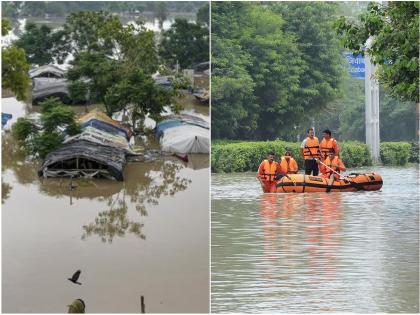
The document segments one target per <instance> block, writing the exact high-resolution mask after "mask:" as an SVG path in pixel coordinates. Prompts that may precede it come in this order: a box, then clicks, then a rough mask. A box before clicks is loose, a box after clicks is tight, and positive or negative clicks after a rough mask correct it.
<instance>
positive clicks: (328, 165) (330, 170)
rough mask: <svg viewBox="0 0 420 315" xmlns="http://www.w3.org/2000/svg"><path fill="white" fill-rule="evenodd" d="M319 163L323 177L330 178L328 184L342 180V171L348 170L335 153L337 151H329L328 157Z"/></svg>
mask: <svg viewBox="0 0 420 315" xmlns="http://www.w3.org/2000/svg"><path fill="white" fill-rule="evenodd" d="M319 164H320V169H321V173H322V177H325V178H329V180H328V185H331V184H332V183H333V181H334V180H340V173H341V172H345V171H346V167H345V166H344V163H343V162H342V161H341V160H340V158H339V157H338V156H337V155H336V154H335V151H329V152H328V156H327V158H326V159H325V160H324V161H323V162H322V163H319ZM324 164H325V165H324ZM337 173H338V174H337Z"/></svg>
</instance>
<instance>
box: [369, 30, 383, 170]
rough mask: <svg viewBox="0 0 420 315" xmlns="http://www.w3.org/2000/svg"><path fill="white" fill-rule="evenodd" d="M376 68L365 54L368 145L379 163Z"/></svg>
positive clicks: (370, 39)
mask: <svg viewBox="0 0 420 315" xmlns="http://www.w3.org/2000/svg"><path fill="white" fill-rule="evenodd" d="M372 40H373V38H372V37H369V39H368V40H367V41H366V48H369V47H370V45H371V44H372ZM375 74H376V66H375V65H374V64H373V63H372V62H371V59H370V56H369V55H368V54H367V53H365V124H366V145H367V146H368V148H369V150H370V152H371V154H372V158H373V161H374V162H375V163H378V162H379V161H380V156H379V143H380V137H379V82H378V80H377V79H376V77H375Z"/></svg>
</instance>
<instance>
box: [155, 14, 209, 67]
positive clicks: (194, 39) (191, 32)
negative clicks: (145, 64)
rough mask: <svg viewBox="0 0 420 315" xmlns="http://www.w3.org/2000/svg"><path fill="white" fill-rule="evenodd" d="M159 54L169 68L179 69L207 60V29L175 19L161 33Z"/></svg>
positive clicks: (184, 20) (203, 26)
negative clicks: (178, 67) (179, 67)
mask: <svg viewBox="0 0 420 315" xmlns="http://www.w3.org/2000/svg"><path fill="white" fill-rule="evenodd" d="M161 36H162V39H161V43H160V47H159V54H160V56H161V57H162V59H163V60H164V61H165V62H166V63H167V64H168V65H170V66H174V65H175V64H177V63H179V65H180V66H181V68H187V67H191V66H193V65H194V64H197V63H200V62H204V61H208V60H209V29H208V28H207V27H206V26H205V25H202V24H196V23H193V22H189V21H187V20H186V19H176V20H175V22H174V23H173V24H172V25H171V28H170V29H168V30H166V31H164V32H162V34H161Z"/></svg>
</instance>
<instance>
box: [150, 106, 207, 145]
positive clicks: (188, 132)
mask: <svg viewBox="0 0 420 315" xmlns="http://www.w3.org/2000/svg"><path fill="white" fill-rule="evenodd" d="M165 118H166V119H165V120H163V121H161V122H160V123H158V124H157V125H156V128H155V133H156V136H157V137H158V138H160V145H161V148H162V151H164V152H173V153H209V151H210V149H209V147H210V132H209V123H208V122H207V121H205V120H204V119H203V118H201V117H198V116H194V115H189V114H182V115H169V116H166V117H165Z"/></svg>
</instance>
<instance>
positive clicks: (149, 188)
mask: <svg viewBox="0 0 420 315" xmlns="http://www.w3.org/2000/svg"><path fill="white" fill-rule="evenodd" d="M2 158H3V163H2V170H3V172H4V171H5V170H10V171H12V172H13V173H14V176H15V178H16V180H17V182H18V183H19V184H22V185H25V184H32V183H38V189H39V192H40V193H42V194H45V195H48V196H51V197H55V198H63V197H68V198H69V202H70V205H77V203H78V200H83V199H90V200H93V199H99V200H102V201H104V203H105V204H107V209H106V210H103V211H100V212H99V213H98V214H97V215H96V217H95V219H94V220H93V222H91V223H88V224H84V225H83V226H82V229H83V234H82V239H83V240H85V239H87V238H89V237H91V236H93V235H97V236H98V237H99V238H100V239H101V240H102V241H103V242H108V243H112V241H113V239H114V238H115V237H124V236H125V235H126V234H127V233H129V234H132V235H135V236H137V237H138V238H140V239H145V238H146V236H145V234H144V233H143V231H142V227H143V223H142V222H141V217H143V216H147V215H148V212H147V206H148V205H157V204H158V203H159V199H160V198H161V197H163V196H174V195H175V194H176V193H177V192H180V191H184V190H186V189H187V187H188V185H189V184H190V183H191V179H189V178H186V177H182V176H181V175H180V171H181V170H182V169H183V168H185V167H188V166H191V167H192V168H194V166H195V167H196V168H201V167H202V166H206V165H208V156H203V155H191V159H190V160H191V161H190V162H189V163H190V164H191V163H192V162H195V163H194V164H191V165H189V164H183V163H182V162H181V161H178V160H176V159H172V160H167V159H166V160H164V159H163V158H161V159H159V160H156V161H154V162H149V163H129V164H127V165H126V167H125V170H124V172H125V178H126V180H125V181H124V182H117V181H111V180H105V179H102V180H101V179H97V180H85V179H72V180H70V179H65V178H59V179H54V178H51V179H50V178H48V179H43V178H39V177H38V174H37V169H38V167H39V165H38V164H37V163H36V162H31V161H27V160H25V159H26V157H25V153H24V152H23V151H22V150H21V149H20V148H19V147H17V145H16V144H15V142H14V140H13V139H12V137H11V136H10V135H6V136H4V137H3V142H2ZM70 186H72V187H70ZM2 188H3V194H2V202H4V201H5V200H6V199H7V198H8V197H9V196H10V191H11V189H12V186H11V185H10V184H8V183H6V182H4V181H2ZM128 204H130V205H134V208H135V210H136V212H137V214H138V216H137V217H136V218H134V219H133V218H130V217H129V215H128V212H129V211H128Z"/></svg>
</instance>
